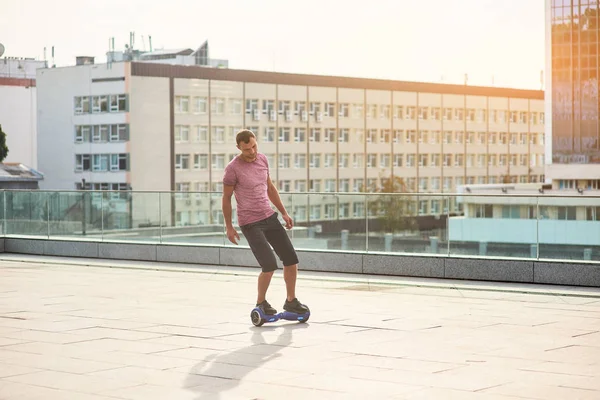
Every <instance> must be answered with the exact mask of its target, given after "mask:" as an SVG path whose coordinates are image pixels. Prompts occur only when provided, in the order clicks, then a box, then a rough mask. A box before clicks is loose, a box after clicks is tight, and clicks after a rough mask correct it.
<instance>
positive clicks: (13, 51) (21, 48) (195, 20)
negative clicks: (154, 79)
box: [0, 0, 545, 89]
mask: <svg viewBox="0 0 600 400" xmlns="http://www.w3.org/2000/svg"><path fill="white" fill-rule="evenodd" d="M2 3H4V4H2V6H1V7H0V43H2V44H4V46H5V48H6V51H5V54H4V56H7V57H34V58H38V59H43V55H44V47H46V48H47V50H46V54H47V59H48V60H50V59H51V50H50V49H51V47H52V46H54V51H55V64H56V65H57V66H66V65H73V64H74V63H75V57H76V56H78V55H87V56H95V57H96V62H104V61H105V60H106V52H107V50H108V46H109V40H110V38H111V37H114V38H115V48H116V49H117V50H122V49H123V48H124V45H125V44H126V43H129V32H132V31H133V32H135V47H136V48H138V49H140V50H143V49H144V46H145V48H146V49H148V48H149V45H148V36H151V37H152V45H153V48H154V49H159V48H165V49H172V48H192V49H196V48H197V47H198V46H200V45H201V44H202V43H203V42H204V41H205V40H208V41H209V46H210V56H211V58H220V59H227V60H229V67H230V68H235V69H250V70H263V71H278V72H291V73H307V74H319V75H336V76H350V77H361V78H378V79H395V80H405V81H422V82H444V83H460V84H462V83H464V79H465V74H467V76H468V84H470V85H485V86H492V85H493V86H503V87H514V88H523V89H540V88H541V87H542V86H541V83H540V72H541V71H542V70H543V69H544V64H545V62H544V58H545V54H544V53H545V45H544V34H545V29H544V3H545V2H544V1H543V0H502V1H499V0H368V1H365V2H354V3H353V4H352V2H351V1H348V0H345V1H342V0H302V1H288V0H208V1H207V0H171V1H148V0H101V1H90V0H76V1H75V0H55V1H47V0H28V1H10V0H9V1H8V2H5V1H3V2H2ZM142 38H143V39H144V41H142Z"/></svg>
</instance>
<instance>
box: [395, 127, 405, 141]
mask: <svg viewBox="0 0 600 400" xmlns="http://www.w3.org/2000/svg"><path fill="white" fill-rule="evenodd" d="M403 136H404V131H403V130H401V129H394V143H402V137H403Z"/></svg>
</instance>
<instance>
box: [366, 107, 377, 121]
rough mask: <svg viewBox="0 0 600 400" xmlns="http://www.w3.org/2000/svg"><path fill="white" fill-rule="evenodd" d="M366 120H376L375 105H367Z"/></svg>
mask: <svg viewBox="0 0 600 400" xmlns="http://www.w3.org/2000/svg"><path fill="white" fill-rule="evenodd" d="M367 118H377V104H368V105H367Z"/></svg>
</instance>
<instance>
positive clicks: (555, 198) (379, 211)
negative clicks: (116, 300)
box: [0, 190, 600, 262]
mask: <svg viewBox="0 0 600 400" xmlns="http://www.w3.org/2000/svg"><path fill="white" fill-rule="evenodd" d="M280 195H281V199H282V201H283V203H284V205H285V207H286V209H287V211H288V213H289V214H290V215H291V216H292V218H293V219H294V222H295V226H294V228H293V229H292V230H290V231H288V234H289V235H290V237H291V239H292V242H293V243H294V245H295V247H296V248H297V249H300V250H326V251H347V252H359V253H380V254H419V255H433V256H464V257H493V258H510V259H529V260H531V259H536V260H543V259H551V260H579V261H586V262H594V261H600V196H599V197H596V196H592V195H589V194H587V193H586V194H585V195H579V196H574V195H571V196H562V195H539V196H534V195H511V194H502V195H482V194H467V193H464V194H414V193H401V194H385V193H331V192H325V193H281V194H280ZM0 202H1V204H0V222H1V223H2V234H3V235H4V236H5V237H28V238H38V239H61V240H93V241H107V242H136V243H154V244H158V243H160V244H177V245H210V246H225V247H228V246H235V245H234V244H232V243H230V242H229V241H228V240H227V238H226V236H225V234H224V231H225V226H224V221H223V215H222V212H221V193H220V192H212V193H209V192H198V193H196V192H185V193H182V192H111V191H42V190H35V191H16V190H15V191H11V190H5V191H2V192H1V193H0ZM232 205H233V208H234V212H233V217H234V225H235V226H236V228H237V221H236V213H235V207H236V204H235V198H234V199H232ZM280 219H281V216H280ZM238 231H239V230H238ZM239 233H240V236H241V241H240V243H239V246H247V242H246V240H245V239H244V237H243V235H242V234H241V232H239Z"/></svg>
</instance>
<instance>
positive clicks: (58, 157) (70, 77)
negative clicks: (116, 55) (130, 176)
mask: <svg viewBox="0 0 600 400" xmlns="http://www.w3.org/2000/svg"><path fill="white" fill-rule="evenodd" d="M124 72H125V63H113V64H112V67H111V68H108V67H107V66H106V64H98V65H84V66H73V67H64V68H51V69H41V70H38V73H37V109H38V120H37V127H38V129H37V130H38V134H37V136H38V167H39V169H40V171H42V172H43V173H44V174H45V178H44V181H43V182H42V183H41V184H40V187H41V188H42V189H61V190H73V189H75V182H81V179H82V178H84V179H86V181H88V182H115V183H118V182H123V183H124V182H125V180H126V175H125V173H111V172H102V173H92V172H75V153H83V152H84V151H82V147H84V146H85V153H108V152H109V151H111V149H112V147H114V144H98V143H94V144H92V143H86V144H75V140H74V138H75V125H80V124H81V125H83V124H109V123H113V124H116V123H126V122H127V116H126V113H103V114H84V115H75V108H74V101H75V97H76V96H86V95H87V96H89V95H96V94H121V93H126V86H125V81H112V82H97V83H92V79H94V78H107V77H122V76H124ZM111 146H112V147H111ZM121 147H122V148H123V149H125V148H126V146H125V145H122V146H121Z"/></svg>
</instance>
